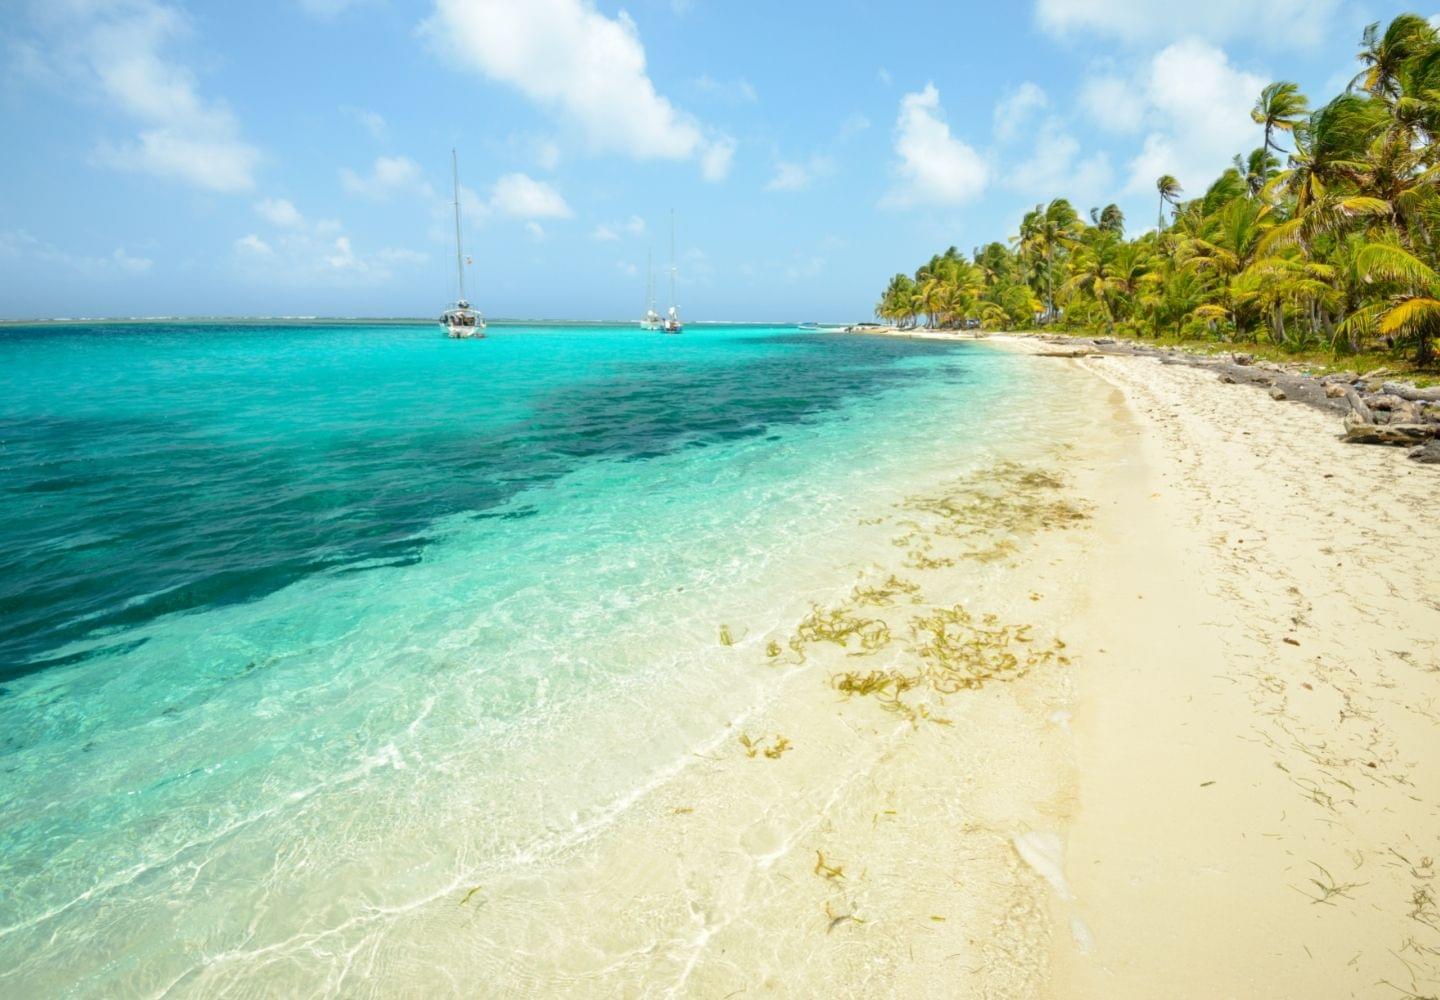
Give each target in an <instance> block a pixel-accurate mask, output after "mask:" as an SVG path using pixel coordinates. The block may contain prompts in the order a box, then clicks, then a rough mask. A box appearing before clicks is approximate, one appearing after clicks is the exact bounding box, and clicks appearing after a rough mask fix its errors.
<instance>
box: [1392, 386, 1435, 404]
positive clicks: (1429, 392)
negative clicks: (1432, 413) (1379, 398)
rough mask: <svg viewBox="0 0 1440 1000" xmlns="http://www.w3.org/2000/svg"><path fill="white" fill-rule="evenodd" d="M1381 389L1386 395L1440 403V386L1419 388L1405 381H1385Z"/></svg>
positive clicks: (1412, 400) (1418, 401)
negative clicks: (1406, 383)
mask: <svg viewBox="0 0 1440 1000" xmlns="http://www.w3.org/2000/svg"><path fill="white" fill-rule="evenodd" d="M1380 390H1381V391H1382V392H1384V393H1385V394H1386V395H1389V396H1399V397H1400V398H1401V399H1406V400H1409V401H1410V402H1412V403H1440V386H1434V387H1432V388H1429V389H1417V388H1415V387H1414V386H1413V385H1405V384H1404V383H1403V382H1385V383H1384V384H1382V385H1381V386H1380Z"/></svg>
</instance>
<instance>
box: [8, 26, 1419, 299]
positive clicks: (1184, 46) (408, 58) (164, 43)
mask: <svg viewBox="0 0 1440 1000" xmlns="http://www.w3.org/2000/svg"><path fill="white" fill-rule="evenodd" d="M1406 9H1412V8H1408V7H1407V6H1406V5H1395V4H1389V3H1385V2H1380V0H1352V2H1346V0H1207V2H1205V3H1195V4H1180V3H1160V2H1157V0H1011V2H1008V3H994V2H986V3H977V2H955V0H951V2H933V3H932V2H925V0H911V2H909V3H906V4H904V5H898V4H895V3H893V2H862V0H823V2H822V0H786V2H784V3H775V2H773V0H768V2H765V0H629V2H628V3H625V4H619V3H614V2H610V0H249V2H246V3H243V4H237V3H230V2H222V0H0V135H4V136H5V137H6V141H5V151H4V153H3V155H0V190H3V191H4V193H5V196H4V197H3V198H0V318H7V319H23V318H42V317H73V316H160V315H167V316H169V315H185V316H216V315H226V316H236V315H251V316H278V315H320V316H426V317H428V316H434V315H438V313H439V312H440V310H441V309H443V308H444V307H445V305H446V304H447V303H448V302H449V301H451V300H453V298H454V295H455V289H454V284H455V280H454V234H453V222H452V217H451V214H450V213H451V204H450V203H451V179H450V151H451V149H452V148H454V149H455V150H457V154H458V157H459V165H460V179H461V196H460V200H461V203H462V207H463V219H464V231H465V252H466V253H467V254H468V255H469V256H470V257H471V258H472V261H473V262H472V263H471V264H470V265H469V266H468V267H467V269H466V281H467V284H468V287H469V291H470V296H469V297H470V299H471V300H472V301H473V302H474V303H475V304H476V305H477V306H479V307H480V308H481V309H482V310H483V311H484V312H485V313H486V314H487V315H488V316H490V317H528V318H554V319H626V318H633V317H636V316H638V314H639V313H640V312H641V311H642V310H643V308H644V298H645V284H646V274H647V258H651V257H653V261H654V273H655V281H656V284H657V286H658V294H657V298H658V299H659V306H660V307H661V308H662V309H663V308H664V307H665V306H666V305H667V304H668V302H669V294H668V289H667V287H666V283H667V280H668V277H667V276H668V270H667V268H668V260H669V252H670V251H669V240H670V235H669V233H670V221H669V220H670V213H671V211H672V210H673V212H674V216H675V225H676V248H677V252H676V258H677V260H676V283H677V287H676V300H677V302H678V304H679V306H680V307H681V309H682V312H683V314H684V315H685V316H686V317H687V318H689V319H692V320H747V321H804V320H820V321H857V320H863V319H867V318H869V317H870V315H871V313H872V310H873V308H874V303H875V301H876V299H877V298H878V295H879V293H880V291H881V290H882V288H883V286H884V284H885V282H886V280H887V279H888V278H889V276H890V275H892V274H894V273H896V272H897V271H906V272H909V271H913V270H914V268H915V267H916V266H917V265H918V264H919V263H921V262H922V261H923V260H924V259H926V258H928V257H929V256H930V255H931V254H932V253H937V252H941V251H943V250H944V249H945V248H946V247H947V246H950V245H954V246H958V247H960V248H961V249H962V250H966V251H968V250H971V249H973V248H974V247H976V246H979V245H982V244H984V243H987V242H989V241H991V240H1006V239H1008V238H1009V237H1011V236H1012V235H1014V233H1015V232H1016V230H1017V228H1018V223H1019V219H1020V217H1021V216H1022V215H1023V213H1024V212H1025V211H1026V210H1027V209H1028V208H1032V207H1034V205H1035V204H1036V203H1037V202H1039V201H1048V200H1049V199H1050V198H1052V197H1056V196H1064V197H1068V198H1069V199H1071V201H1073V202H1074V203H1075V205H1076V206H1077V208H1079V209H1080V210H1081V212H1082V213H1083V212H1085V211H1087V210H1088V209H1089V208H1090V207H1091V206H1101V205H1104V204H1107V203H1109V202H1112V201H1113V202H1116V203H1118V204H1119V205H1120V206H1121V207H1122V208H1123V209H1124V211H1125V214H1126V217H1127V219H1128V223H1129V227H1130V228H1131V229H1132V231H1138V230H1139V229H1143V228H1144V227H1145V226H1146V225H1147V224H1149V225H1153V220H1154V218H1155V214H1156V199H1155V195H1154V181H1155V178H1156V177H1157V176H1159V175H1160V174H1162V173H1171V174H1174V175H1175V176H1176V177H1178V178H1179V180H1180V181H1181V183H1182V184H1183V185H1184V187H1185V188H1186V190H1187V191H1188V192H1191V193H1199V192H1201V191H1203V189H1204V187H1205V186H1206V185H1207V184H1208V183H1209V181H1210V180H1212V179H1213V178H1214V177H1215V176H1216V175H1217V174H1218V173H1219V172H1220V171H1221V170H1222V169H1223V168H1224V167H1225V166H1226V165H1227V164H1228V162H1229V161H1230V159H1231V157H1232V156H1233V155H1234V154H1235V153H1238V152H1244V151H1248V150H1249V149H1251V148H1253V147H1255V146H1257V145H1259V142H1260V130H1259V128H1258V127H1257V126H1255V125H1254V124H1253V123H1252V122H1251V121H1250V119H1249V109H1250V107H1251V106H1252V105H1253V104H1254V102H1255V98H1256V96H1257V94H1258V92H1259V90H1260V88H1261V87H1262V86H1264V84H1266V83H1268V82H1270V81H1271V80H1275V79H1287V80H1294V81H1296V82H1297V83H1299V84H1300V85H1301V88H1302V89H1303V90H1304V91H1305V92H1306V93H1307V94H1309V95H1310V97H1311V99H1312V103H1321V102H1323V101H1324V100H1328V99H1329V98H1330V97H1332V96H1333V95H1334V94H1336V93H1338V92H1339V91H1340V90H1341V89H1343V88H1344V86H1345V85H1346V83H1347V82H1348V81H1349V79H1350V78H1351V76H1353V75H1354V73H1355V72H1356V71H1357V70H1358V68H1359V66H1358V64H1357V63H1356V61H1355V53H1356V51H1357V49H1358V46H1359V39H1360V34H1361V31H1362V30H1363V28H1364V26H1365V25H1366V24H1367V23H1369V22H1372V21H1377V20H1380V21H1383V20H1388V19H1389V18H1391V17H1393V16H1394V15H1395V14H1397V13H1400V12H1401V11H1403V10H1406ZM1418 12H1419V13H1423V14H1426V15H1430V14H1432V13H1433V11H1431V10H1428V9H1421V10H1419V11H1418Z"/></svg>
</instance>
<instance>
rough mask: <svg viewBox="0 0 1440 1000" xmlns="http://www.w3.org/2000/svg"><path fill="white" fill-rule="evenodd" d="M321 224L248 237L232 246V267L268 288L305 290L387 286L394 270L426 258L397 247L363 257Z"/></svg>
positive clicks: (349, 244) (369, 253)
mask: <svg viewBox="0 0 1440 1000" xmlns="http://www.w3.org/2000/svg"><path fill="white" fill-rule="evenodd" d="M327 226H328V224H325V223H320V224H317V225H316V226H314V227H310V228H308V229H306V228H289V229H285V230H283V231H282V232H281V233H279V234H278V235H277V236H276V237H275V238H274V239H271V240H266V239H263V238H262V237H260V236H259V235H258V234H256V233H249V234H247V235H245V236H241V237H240V238H239V239H237V240H235V242H234V244H233V246H234V251H235V264H236V266H237V267H239V268H240V269H241V270H242V273H248V274H250V275H253V276H257V277H263V279H264V280H265V281H267V282H270V283H280V284H289V283H298V284H308V283H314V282H317V281H318V282H323V283H326V284H336V285H342V286H346V285H354V284H356V283H358V282H362V281H363V282H376V281H386V280H389V279H390V278H391V277H393V276H394V274H395V271H396V270H397V269H405V268H414V267H416V266H418V265H420V264H423V263H425V261H426V260H427V259H428V258H427V257H426V255H425V254H422V253H417V252H416V251H414V250H408V249H404V248H400V247H383V248H381V249H379V250H376V251H374V252H365V253H362V252H360V251H358V250H357V249H356V248H355V245H354V243H353V242H352V241H351V239H350V237H349V236H346V235H344V234H340V235H335V234H334V233H333V232H331V231H329V230H328V229H327V228H326V227H327Z"/></svg>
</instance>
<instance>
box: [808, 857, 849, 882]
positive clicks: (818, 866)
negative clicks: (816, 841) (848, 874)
mask: <svg viewBox="0 0 1440 1000" xmlns="http://www.w3.org/2000/svg"><path fill="white" fill-rule="evenodd" d="M815 874H816V875H819V876H820V877H821V878H827V879H837V878H844V877H845V869H844V868H843V867H842V866H840V865H832V864H828V863H827V862H826V861H825V852H824V851H816V852H815Z"/></svg>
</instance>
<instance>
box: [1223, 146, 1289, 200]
mask: <svg viewBox="0 0 1440 1000" xmlns="http://www.w3.org/2000/svg"><path fill="white" fill-rule="evenodd" d="M1233 162H1234V164H1235V172H1236V173H1238V174H1239V175H1240V178H1241V180H1243V181H1244V182H1245V189H1246V190H1247V191H1249V192H1250V197H1252V198H1255V197H1258V196H1259V194H1260V192H1261V191H1263V190H1264V189H1265V185H1266V184H1268V183H1269V182H1270V178H1271V176H1273V175H1274V173H1275V170H1276V168H1277V167H1279V166H1280V161H1279V160H1278V159H1276V158H1275V157H1274V156H1271V155H1270V150H1268V149H1266V148H1265V147H1264V146H1261V147H1260V148H1259V149H1252V150H1251V151H1250V155H1249V156H1246V157H1242V156H1241V155H1240V154H1239V153H1236V154H1235V159H1234V161H1233Z"/></svg>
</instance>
